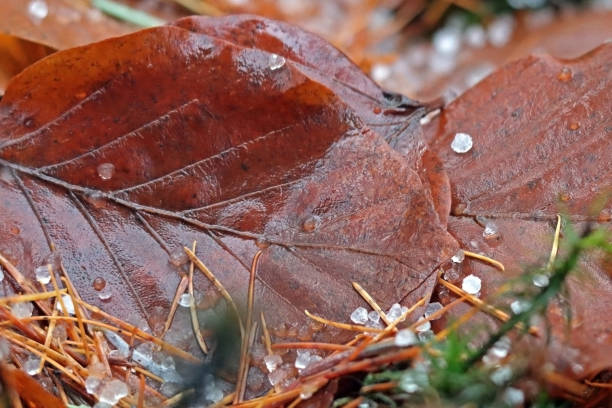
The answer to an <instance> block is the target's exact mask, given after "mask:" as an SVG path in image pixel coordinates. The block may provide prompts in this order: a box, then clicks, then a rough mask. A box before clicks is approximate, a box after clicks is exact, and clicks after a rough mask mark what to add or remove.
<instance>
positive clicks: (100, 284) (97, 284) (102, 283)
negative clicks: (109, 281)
mask: <svg viewBox="0 0 612 408" xmlns="http://www.w3.org/2000/svg"><path fill="white" fill-rule="evenodd" d="M92 286H93V288H94V289H95V290H97V291H101V290H102V289H104V288H105V287H106V280H105V279H104V278H103V277H101V276H98V277H97V278H96V279H94V280H93V283H92Z"/></svg>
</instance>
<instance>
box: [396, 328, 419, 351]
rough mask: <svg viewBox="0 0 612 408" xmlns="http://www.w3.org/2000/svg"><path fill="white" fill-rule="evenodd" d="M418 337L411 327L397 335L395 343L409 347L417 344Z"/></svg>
mask: <svg viewBox="0 0 612 408" xmlns="http://www.w3.org/2000/svg"><path fill="white" fill-rule="evenodd" d="M416 342H417V338H416V335H415V334H414V332H413V331H412V330H410V329H403V330H400V331H398V332H397V334H396V335H395V345H396V346H398V347H407V346H412V345H414V344H416Z"/></svg>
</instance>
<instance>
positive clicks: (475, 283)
mask: <svg viewBox="0 0 612 408" xmlns="http://www.w3.org/2000/svg"><path fill="white" fill-rule="evenodd" d="M480 287H481V282H480V278H479V277H478V276H475V275H468V276H466V277H465V278H463V282H462V283H461V289H463V290H464V291H466V292H467V293H469V294H470V295H475V294H477V293H478V292H480Z"/></svg>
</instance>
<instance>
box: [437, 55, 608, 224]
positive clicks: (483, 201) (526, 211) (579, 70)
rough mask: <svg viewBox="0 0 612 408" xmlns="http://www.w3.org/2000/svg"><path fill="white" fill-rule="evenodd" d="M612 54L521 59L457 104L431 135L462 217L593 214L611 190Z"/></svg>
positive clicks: (456, 212) (489, 78) (465, 95)
mask: <svg viewBox="0 0 612 408" xmlns="http://www.w3.org/2000/svg"><path fill="white" fill-rule="evenodd" d="M611 58H612V47H611V46H609V45H605V46H602V47H600V48H598V49H597V50H595V51H593V52H592V53H589V54H587V55H585V56H584V57H581V58H579V59H576V60H572V61H560V60H555V59H553V58H550V57H530V58H526V59H522V60H519V61H516V62H514V63H512V64H510V65H508V66H507V67H505V68H504V69H501V70H500V71H498V72H496V73H495V74H494V75H491V76H490V77H488V78H487V79H485V80H484V81H482V82H481V83H480V84H479V85H478V86H476V87H475V88H473V89H471V90H470V91H468V92H466V93H465V94H464V95H463V96H462V97H460V98H459V99H458V100H456V101H455V102H454V103H452V104H451V105H449V106H448V108H447V109H445V111H444V113H443V115H442V116H441V118H440V120H439V122H437V124H438V125H437V127H436V125H432V126H430V127H429V128H428V139H429V140H430V141H431V148H432V149H433V150H434V151H435V152H436V153H437V154H438V155H439V156H440V158H441V160H442V162H443V163H444V166H443V167H444V169H445V170H446V171H447V173H448V174H449V176H450V178H451V184H452V185H453V213H454V214H457V215H481V216H486V215H490V216H494V217H498V216H523V217H530V216H544V215H546V216H548V217H553V218H554V214H556V213H557V212H558V210H559V209H560V208H565V207H566V208H567V210H568V211H569V213H570V214H574V215H587V214H589V206H590V205H591V204H592V203H593V201H594V199H595V198H596V197H597V194H598V193H603V192H605V191H610V190H609V189H610V187H611V186H612V185H611V182H610V180H611V179H612V177H611V175H612V160H611V159H612V154H611V152H612V137H611V135H612V127H610V123H609V118H610V113H611V111H610V104H609V103H608V99H609V98H608V95H609V94H610V89H611V74H610V59H611ZM476 114H477V115H478V117H477V118H475V115H476ZM457 132H464V133H468V134H470V135H471V136H472V138H473V140H474V147H473V148H472V150H470V151H469V152H468V153H466V154H457V153H455V152H453V151H452V150H451V147H450V145H451V142H452V140H453V137H454V135H455V133H457ZM610 205H612V204H610V202H608V207H607V209H608V211H609V209H610Z"/></svg>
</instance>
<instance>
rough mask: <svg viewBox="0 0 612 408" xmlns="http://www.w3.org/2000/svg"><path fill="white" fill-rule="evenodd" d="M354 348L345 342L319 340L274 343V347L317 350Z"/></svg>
mask: <svg viewBox="0 0 612 408" xmlns="http://www.w3.org/2000/svg"><path fill="white" fill-rule="evenodd" d="M352 348H353V347H351V346H345V345H344V344H334V343H317V342H292V343H275V344H273V345H272V349H315V350H331V351H344V350H350V349H352Z"/></svg>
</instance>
